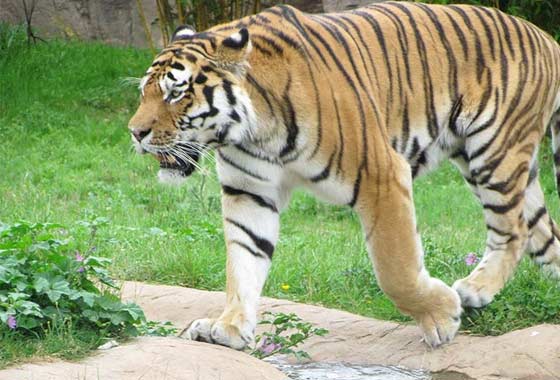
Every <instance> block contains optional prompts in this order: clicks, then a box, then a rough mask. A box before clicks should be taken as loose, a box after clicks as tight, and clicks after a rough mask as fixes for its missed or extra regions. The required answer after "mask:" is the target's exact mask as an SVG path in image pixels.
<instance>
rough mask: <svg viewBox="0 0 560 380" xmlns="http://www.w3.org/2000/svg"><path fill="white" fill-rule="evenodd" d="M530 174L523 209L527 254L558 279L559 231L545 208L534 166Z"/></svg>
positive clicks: (559, 265)
mask: <svg viewBox="0 0 560 380" xmlns="http://www.w3.org/2000/svg"><path fill="white" fill-rule="evenodd" d="M531 173H534V174H533V175H531V177H530V178H529V186H528V187H527V190H526V196H525V198H526V201H525V209H524V215H525V220H526V221H527V225H528V228H529V243H528V244H527V253H528V254H529V255H530V256H531V258H532V259H533V261H534V262H535V263H536V264H538V265H541V266H542V268H543V269H544V270H545V271H546V272H548V273H550V274H552V275H554V276H556V277H558V278H560V230H559V229H558V226H557V225H556V223H555V222H554V220H553V219H552V218H551V217H550V215H549V214H548V211H547V209H546V207H545V203H544V194H543V191H542V189H541V186H540V183H539V179H538V173H537V169H536V164H535V165H534V169H533V170H531Z"/></svg>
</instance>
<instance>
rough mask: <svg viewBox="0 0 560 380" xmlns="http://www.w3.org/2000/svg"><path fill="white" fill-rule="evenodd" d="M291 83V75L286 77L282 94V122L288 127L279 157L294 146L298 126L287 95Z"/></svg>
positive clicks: (290, 150)
mask: <svg viewBox="0 0 560 380" xmlns="http://www.w3.org/2000/svg"><path fill="white" fill-rule="evenodd" d="M291 83H292V79H291V77H288V83H287V84H286V89H285V90H284V95H283V102H284V105H285V108H284V122H285V124H286V127H287V129H288V136H287V137H286V145H284V147H283V148H282V150H281V151H280V157H284V156H285V155H287V154H288V153H290V152H292V151H293V150H294V149H295V148H296V139H297V136H298V134H299V126H298V125H297V121H296V111H295V110H294V106H293V104H292V101H291V100H290V95H289V91H290V87H291Z"/></svg>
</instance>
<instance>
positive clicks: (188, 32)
mask: <svg viewBox="0 0 560 380" xmlns="http://www.w3.org/2000/svg"><path fill="white" fill-rule="evenodd" d="M195 34H196V30H194V28H193V27H192V26H190V25H181V26H178V27H177V29H175V31H174V32H173V37H171V42H175V41H178V40H185V39H187V38H190V37H192V36H194V35H195Z"/></svg>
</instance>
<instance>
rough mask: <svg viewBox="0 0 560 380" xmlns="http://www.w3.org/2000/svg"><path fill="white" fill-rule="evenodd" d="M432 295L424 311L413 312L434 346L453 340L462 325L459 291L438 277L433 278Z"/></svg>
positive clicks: (425, 335)
mask: <svg viewBox="0 0 560 380" xmlns="http://www.w3.org/2000/svg"><path fill="white" fill-rule="evenodd" d="M430 288H431V291H430V297H429V298H428V299H427V302H426V303H425V304H424V307H423V309H424V311H420V312H416V313H411V314H412V317H413V318H414V319H415V320H416V322H417V323H418V325H419V327H420V328H421V329H422V332H423V334H424V341H425V342H426V344H428V345H429V346H430V347H432V348H436V347H439V346H441V345H442V344H446V343H449V342H451V340H453V338H454V337H455V335H456V334H457V331H458V330H459V327H460V326H461V313H462V309H461V300H460V298H459V295H458V294H457V292H455V291H454V290H453V289H451V288H450V287H449V286H447V285H446V284H444V283H443V282H441V281H440V280H437V279H431V283H430Z"/></svg>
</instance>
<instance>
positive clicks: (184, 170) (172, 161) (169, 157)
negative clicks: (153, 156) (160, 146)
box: [157, 152, 200, 177]
mask: <svg viewBox="0 0 560 380" xmlns="http://www.w3.org/2000/svg"><path fill="white" fill-rule="evenodd" d="M199 156H200V155H199V154H198V153H196V152H189V153H184V154H182V155H181V156H177V155H175V154H165V155H162V154H159V155H157V159H158V160H159V167H160V169H167V170H172V171H174V172H175V173H176V174H179V175H181V176H183V177H188V176H190V175H191V174H192V173H193V172H194V171H195V170H196V167H197V166H198V165H196V163H197V162H198V159H199Z"/></svg>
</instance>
